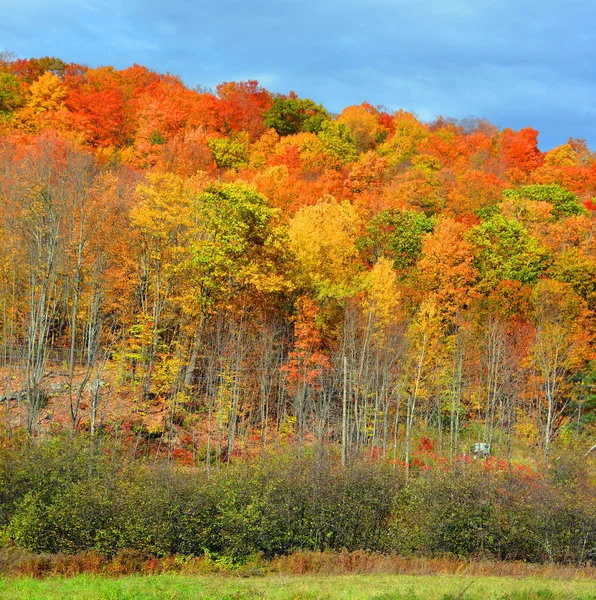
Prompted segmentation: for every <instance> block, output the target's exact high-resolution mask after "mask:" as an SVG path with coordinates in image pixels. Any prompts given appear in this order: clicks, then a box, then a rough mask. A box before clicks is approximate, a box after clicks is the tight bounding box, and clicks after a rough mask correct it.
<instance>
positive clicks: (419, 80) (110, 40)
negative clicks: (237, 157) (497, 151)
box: [0, 0, 596, 149]
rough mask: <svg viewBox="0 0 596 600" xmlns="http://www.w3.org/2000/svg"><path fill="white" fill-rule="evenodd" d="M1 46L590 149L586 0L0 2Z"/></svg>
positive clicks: (593, 87) (594, 10) (592, 21)
mask: <svg viewBox="0 0 596 600" xmlns="http://www.w3.org/2000/svg"><path fill="white" fill-rule="evenodd" d="M0 9H2V10H1V14H2V19H1V20H0V49H3V50H9V51H12V52H13V53H15V54H16V55H18V56H19V57H30V56H46V55H50V56H58V57H60V58H62V59H63V60H65V61H67V62H71V61H72V62H78V63H81V64H87V65H89V66H91V67H95V66H99V65H105V64H110V65H114V66H116V67H117V68H123V67H126V66H128V65H131V64H133V63H139V64H142V65H145V66H147V67H150V68H152V69H154V70H156V71H159V72H166V71H169V72H171V73H173V74H176V75H179V76H180V77H181V78H182V79H183V80H184V82H185V83H186V84H188V85H195V84H201V85H205V86H209V87H213V88H214V87H215V86H216V85H217V84H218V83H220V82H222V81H240V80H246V79H257V80H258V81H259V82H260V83H261V84H262V85H264V86H265V87H266V88H267V89H269V90H271V91H275V92H286V93H287V92H288V91H289V90H291V89H293V90H295V91H296V93H298V94H299V95H300V96H305V97H310V98H312V99H313V100H315V101H316V102H318V103H322V104H323V105H325V107H326V108H327V109H328V110H331V111H334V112H339V111H340V110H341V109H342V108H343V107H345V106H348V105H350V104H359V103H360V102H362V101H363V100H366V101H368V102H370V103H371V104H374V105H383V106H385V107H386V108H387V109H390V110H396V109H398V108H405V109H407V110H410V111H413V112H415V113H416V114H417V115H418V116H419V117H420V118H421V119H423V120H432V119H434V118H435V117H436V116H437V115H443V116H445V117H456V118H464V117H469V116H475V117H485V118H488V119H489V120H490V121H492V122H493V123H495V124H496V125H498V126H500V127H512V128H514V129H519V128H521V127H526V126H531V127H534V128H536V129H538V130H539V131H540V138H539V143H540V146H541V148H542V149H548V148H551V147H553V146H556V145H559V144H562V143H565V142H566V141H567V139H568V138H569V137H578V138H583V139H586V140H587V141H588V144H589V145H590V147H591V148H593V149H596V60H595V59H596V2H594V1H593V0H566V1H565V2H564V1H563V0H541V1H538V0H515V1H513V0H425V1H424V2H422V1H420V0H328V1H325V0H319V1H318V2H317V1H315V0H300V1H297V0H211V1H210V2H206V1H204V0H159V1H158V0H120V1H119V2H116V1H113V0H51V1H50V0H18V1H16V0H0Z"/></svg>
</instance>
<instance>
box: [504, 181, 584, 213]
mask: <svg viewBox="0 0 596 600" xmlns="http://www.w3.org/2000/svg"><path fill="white" fill-rule="evenodd" d="M503 196H504V197H505V198H509V199H512V200H514V201H516V202H518V203H519V204H521V203H522V202H523V201H524V200H526V201H527V200H530V201H533V202H548V203H549V204H552V205H553V211H552V215H553V217H554V218H555V219H560V218H562V217H569V216H572V215H583V214H585V213H586V209H585V208H584V207H583V206H582V204H581V203H580V202H579V200H578V197H577V196H576V195H575V194H574V193H573V192H570V191H569V190H566V189H565V188H562V187H561V186H560V185H526V186H524V187H521V188H518V189H508V190H505V191H504V192H503Z"/></svg>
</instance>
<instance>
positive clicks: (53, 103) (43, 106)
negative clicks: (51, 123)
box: [27, 71, 66, 114]
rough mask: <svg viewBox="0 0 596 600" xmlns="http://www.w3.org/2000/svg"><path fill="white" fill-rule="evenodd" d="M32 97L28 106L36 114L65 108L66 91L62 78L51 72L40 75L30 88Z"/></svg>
mask: <svg viewBox="0 0 596 600" xmlns="http://www.w3.org/2000/svg"><path fill="white" fill-rule="evenodd" d="M29 91H30V93H31V96H30V98H29V101H28V102H27V106H28V107H29V108H30V109H31V110H32V111H33V112H34V113H36V114H41V113H44V112H47V111H55V110H60V109H61V108H63V107H64V98H66V89H65V88H64V85H63V84H62V81H60V78H59V77H57V76H56V75H54V73H52V72H51V71H46V72H45V73H44V74H43V75H40V76H39V77H38V78H37V79H36V80H35V81H34V82H33V83H32V84H31V88H30V90H29Z"/></svg>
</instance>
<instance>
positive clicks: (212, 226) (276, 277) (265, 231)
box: [192, 183, 285, 304]
mask: <svg viewBox="0 0 596 600" xmlns="http://www.w3.org/2000/svg"><path fill="white" fill-rule="evenodd" d="M199 203H200V208H199V212H200V217H201V219H202V228H203V235H202V236H201V237H203V239H202V240H200V241H199V242H197V243H196V244H195V246H194V258H193V261H192V264H193V268H194V277H195V278H196V279H197V280H198V282H199V286H200V289H201V295H202V296H203V298H204V301H205V302H206V303H207V304H213V303H214V302H215V301H216V300H218V299H221V298H223V297H225V296H226V295H228V294H231V293H232V292H234V291H238V289H239V288H241V287H245V286H247V285H253V286H255V287H256V288H257V289H263V288H268V289H270V290H271V291H273V290H275V289H276V286H279V285H281V283H280V281H281V275H280V273H279V270H278V268H277V266H278V265H279V263H280V262H283V260H284V256H285V252H284V249H283V248H284V242H283V240H284V234H283V232H282V230H281V229H279V228H277V227H276V226H275V221H276V217H277V213H276V211H275V210H274V209H272V208H270V207H269V206H268V204H267V201H266V199H265V197H264V196H262V195H261V194H259V193H257V192H256V191H255V190H254V189H253V188H251V187H248V186H247V185H244V184H236V183H234V184H217V183H215V184H212V185H210V186H209V187H207V188H206V190H205V192H204V193H203V194H202V195H201V197H200V198H199Z"/></svg>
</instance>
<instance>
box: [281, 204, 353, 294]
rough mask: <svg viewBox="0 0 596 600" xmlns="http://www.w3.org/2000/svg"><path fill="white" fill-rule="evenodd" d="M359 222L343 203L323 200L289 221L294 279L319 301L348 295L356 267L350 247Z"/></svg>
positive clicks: (351, 247)
mask: <svg viewBox="0 0 596 600" xmlns="http://www.w3.org/2000/svg"><path fill="white" fill-rule="evenodd" d="M359 224H360V220H359V218H358V215H357V214H356V211H355V210H354V207H353V206H352V205H350V204H349V203H347V202H341V203H340V202H337V200H335V198H326V199H324V200H322V201H321V202H319V204H315V205H314V206H305V207H304V208H302V209H300V210H299V211H298V212H297V213H296V216H295V217H294V218H293V219H292V221H291V222H290V226H289V230H288V235H289V238H290V249H291V250H292V252H293V253H294V254H295V256H296V260H297V263H298V267H299V270H298V272H297V273H296V277H297V280H298V281H299V282H300V284H301V285H302V286H303V287H304V288H305V289H311V290H314V291H315V293H316V294H317V296H318V297H319V298H325V297H327V298H336V299H339V298H343V297H345V296H347V295H349V294H350V289H351V286H352V284H353V278H354V275H355V274H356V268H357V265H356V264H355V258H356V257H357V250H356V247H355V245H354V239H355V238H356V235H357V232H358V228H359Z"/></svg>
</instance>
